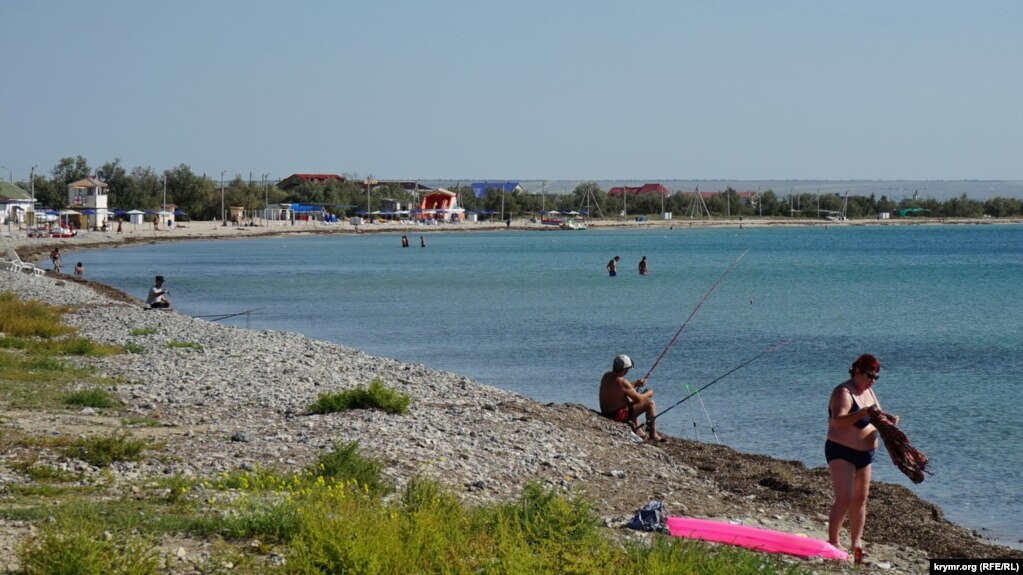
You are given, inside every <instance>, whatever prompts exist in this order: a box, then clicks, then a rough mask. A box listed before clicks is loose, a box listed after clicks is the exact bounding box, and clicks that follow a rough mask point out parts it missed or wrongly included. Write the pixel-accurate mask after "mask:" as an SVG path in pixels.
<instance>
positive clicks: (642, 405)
mask: <svg viewBox="0 0 1023 575" xmlns="http://www.w3.org/2000/svg"><path fill="white" fill-rule="evenodd" d="M632 366H633V363H632V358H630V357H629V356H627V355H619V356H616V357H615V359H614V362H613V363H612V364H611V371H609V372H607V373H605V374H604V376H603V377H601V378H600V413H601V415H603V416H604V417H607V418H609V419H613V420H615V421H626V422H628V423H629V425H630V426H632V430H633V431H634V432H635V433H636V435H639V436H640V437H643V436H646V438H647V439H649V440H650V441H664V438H663V437H661V436H660V435H659V434H658V433H657V426H656V424H655V423H654V418H655V417H656V415H657V406H656V405H655V404H654V400H653V399H651V398H652V397H653V396H654V391H653V390H652V389H648V390H647V391H645V392H643V393H639V392H638V391H636V388H639V387H643V386H644V385H646V380H645V379H637V380H636V381H633V382H630V381H629V380H627V379H625V375H626V374H627V373H629V370H630V369H632ZM640 413H646V428H647V432H646V433H643V429H642V428H640V426H639V421H638V418H639V414H640Z"/></svg>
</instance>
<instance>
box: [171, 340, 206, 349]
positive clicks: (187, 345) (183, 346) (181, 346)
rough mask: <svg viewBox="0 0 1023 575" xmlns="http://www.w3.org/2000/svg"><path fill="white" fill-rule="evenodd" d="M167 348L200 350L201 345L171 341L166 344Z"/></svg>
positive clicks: (192, 342)
mask: <svg viewBox="0 0 1023 575" xmlns="http://www.w3.org/2000/svg"><path fill="white" fill-rule="evenodd" d="M167 347H169V348H171V349H202V344H198V343H195V342H194V341H178V340H172V341H168V342H167Z"/></svg>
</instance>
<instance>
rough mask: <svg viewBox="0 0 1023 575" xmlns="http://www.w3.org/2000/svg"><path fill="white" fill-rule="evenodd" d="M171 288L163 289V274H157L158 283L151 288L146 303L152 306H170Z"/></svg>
mask: <svg viewBox="0 0 1023 575" xmlns="http://www.w3.org/2000/svg"><path fill="white" fill-rule="evenodd" d="M169 294H170V290H165V289H163V276H156V285H154V286H153V287H151V288H149V295H148V296H146V305H148V306H149V307H151V308H168V307H170V305H171V302H170V298H169V297H167V296H168V295H169Z"/></svg>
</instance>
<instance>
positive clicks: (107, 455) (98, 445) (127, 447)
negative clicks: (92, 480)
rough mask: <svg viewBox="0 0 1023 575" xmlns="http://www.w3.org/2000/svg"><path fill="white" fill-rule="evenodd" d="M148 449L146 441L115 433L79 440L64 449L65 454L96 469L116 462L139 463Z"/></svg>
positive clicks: (127, 434)
mask: <svg viewBox="0 0 1023 575" xmlns="http://www.w3.org/2000/svg"><path fill="white" fill-rule="evenodd" d="M147 447H149V442H148V441H147V440H145V439H136V438H134V437H132V435H131V434H129V433H113V434H110V435H93V436H88V437H81V438H77V439H75V440H73V441H72V442H71V444H70V445H68V446H67V447H65V448H64V454H65V455H67V456H68V457H74V458H76V459H81V460H82V461H85V462H86V463H89V464H90V465H95V466H96V467H106V466H108V465H110V464H111V463H114V462H116V461H138V460H139V459H141V458H142V452H143V451H145V449H146V448H147Z"/></svg>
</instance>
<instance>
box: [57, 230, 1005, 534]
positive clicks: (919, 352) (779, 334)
mask: <svg viewBox="0 0 1023 575" xmlns="http://www.w3.org/2000/svg"><path fill="white" fill-rule="evenodd" d="M415 235H418V234H415ZM415 235H413V236H411V239H412V240H413V247H410V248H407V249H403V248H401V247H400V241H399V238H400V235H399V234H373V235H361V236H356V235H346V236H340V235H338V236H316V237H301V238H298V237H286V238H270V239H255V240H239V241H223V240H221V241H215V242H187V243H164V244H158V245H149V246H145V247H133V248H121V249H113V250H102V251H95V252H87V253H83V254H82V255H81V256H76V258H75V259H76V260H77V259H79V258H80V259H82V260H83V261H84V263H85V267H86V270H88V273H89V276H90V277H91V278H92V279H95V280H97V281H101V282H104V283H108V284H110V285H113V286H116V287H118V288H120V289H123V290H125V291H127V292H129V293H133V294H135V295H136V296H138V297H140V298H142V297H144V295H145V292H146V290H147V289H148V288H149V286H150V284H151V278H152V276H153V275H155V274H157V273H162V274H163V275H165V276H167V282H168V286H169V288H170V289H171V291H172V297H173V300H174V302H175V306H176V307H177V308H178V309H179V310H180V311H182V312H184V313H187V314H191V315H211V314H225V313H231V312H239V311H244V310H248V309H255V310H256V312H254V313H253V314H252V315H251V317H250V318H249V319H248V320H246V319H245V318H241V317H240V318H235V319H233V320H228V321H233V322H234V323H235V324H236V325H245V324H246V321H248V322H249V324H250V325H251V327H253V328H268V329H280V330H289V331H296V332H301V333H305V334H308V335H309V336H312V337H315V338H319V339H325V340H331V341H335V342H338V343H342V344H345V345H350V346H353V347H358V348H360V349H362V350H364V351H366V352H369V353H372V354H376V355H382V356H386V357H393V358H397V359H401V360H405V361H410V362H417V363H423V364H427V365H429V366H431V367H435V368H440V369H445V370H450V371H454V372H458V373H463V374H466V375H468V376H470V377H473V378H474V379H476V380H478V381H480V382H483V383H487V384H490V385H494V386H497V387H501V388H504V389H509V390H512V391H516V392H519V393H521V394H524V395H527V396H530V397H532V398H535V399H537V400H540V401H543V402H559V403H581V404H585V405H587V406H589V407H596V395H595V388H596V383H597V381H598V380H599V378H600V375H601V374H602V373H603V371H604V370H605V369H607V368H608V367H609V366H610V363H611V359H612V357H613V356H614V355H615V354H617V353H628V354H630V355H631V356H632V357H633V359H634V360H635V361H636V364H637V369H636V370H634V371H635V372H638V373H637V374H635V375H636V377H639V376H641V375H643V374H644V373H646V370H647V369H649V367H650V365H651V364H652V363H653V362H654V360H655V359H656V358H657V357H658V355H659V354H660V353H661V352H662V350H663V349H664V348H665V346H666V345H667V344H668V342H669V341H670V339H671V337H672V336H673V335H674V334H675V333H676V331H677V330H678V328H679V326H680V325H681V324H682V322H683V321H684V320H685V319H686V317H688V316H689V314H690V313H691V312H692V310H693V309H694V306H696V305H697V302H699V301H700V300H701V298H703V297H704V294H705V293H706V292H707V290H708V289H709V288H710V287H711V285H713V284H714V282H715V281H717V280H718V278H720V277H721V275H722V273H723V272H724V271H725V270H726V269H727V268H728V266H729V264H731V263H732V262H733V261H734V260H735V259H736V258H737V257H738V256H739V255H740V254H741V253H742V252H743V251H744V250H746V249H747V248H749V249H750V251H749V253H748V254H747V255H746V256H745V257H744V258H743V259H742V260H741V261H740V262H739V264H738V265H737V266H736V267H735V268H734V269H733V271H732V272H731V273H730V274H729V275H728V276H727V277H725V278H724V280H723V281H722V282H721V284H720V285H719V287H718V288H717V290H716V291H715V292H714V293H713V294H712V295H711V296H710V297H709V298H707V300H706V302H705V303H704V305H703V306H702V308H701V309H700V310H699V312H698V313H697V314H696V315H695V316H694V317H693V319H692V321H691V322H690V323H689V325H688V327H687V328H686V330H685V332H683V334H682V335H681V336H680V337H679V339H678V341H677V342H676V343H675V345H674V346H673V347H672V348H671V349H670V350H669V351H668V352H667V354H666V355H665V357H664V359H662V360H661V362H660V364H659V365H658V367H657V369H656V371H655V372H654V374H653V375H652V377H651V381H650V384H651V386H652V387H653V389H654V390H655V392H656V397H655V399H657V400H658V402H659V405H660V406H661V407H662V409H663V408H664V407H667V406H669V405H671V404H672V403H675V402H677V401H678V400H679V399H681V398H682V397H684V396H685V395H686V387H685V386H686V385H689V386H691V387H692V388H694V389H695V388H696V387H699V386H702V385H704V384H706V383H708V382H710V381H712V380H714V379H715V378H716V377H718V376H720V375H721V374H723V373H725V372H726V371H728V370H729V369H731V368H733V367H735V366H736V365H738V364H740V363H742V362H743V361H745V360H747V359H749V358H751V357H753V356H755V355H757V354H759V353H761V352H762V351H764V350H766V349H768V348H770V347H772V346H774V345H776V344H778V343H782V342H785V345H783V346H782V347H781V348H779V349H778V350H776V351H774V352H772V353H770V354H769V355H767V356H765V357H763V358H761V359H759V360H757V361H756V362H754V363H752V364H750V365H749V366H748V367H745V368H744V369H742V370H740V371H738V372H736V373H735V374H733V375H732V376H730V377H728V378H726V379H724V380H722V381H720V382H718V383H716V384H714V385H713V386H712V387H710V388H708V389H707V390H705V391H704V392H703V393H702V394H701V396H702V398H703V401H704V404H705V406H706V413H704V410H703V408H702V407H701V405H700V404H699V402H696V401H695V400H694V401H693V402H690V403H687V404H683V405H681V406H679V407H678V408H676V409H674V410H672V411H671V412H669V413H668V414H666V415H665V416H664V418H663V420H661V424H662V428H663V429H664V430H665V431H667V432H668V433H670V434H672V435H676V436H681V437H688V438H693V437H698V438H699V439H701V440H704V441H713V440H714V433H713V432H716V434H717V437H719V438H720V441H721V442H722V443H725V444H727V445H730V446H732V447H734V448H736V449H739V450H742V451H748V452H756V453H764V454H767V455H771V456H774V457H779V458H784V459H797V460H801V461H803V462H805V463H806V464H807V465H810V466H820V465H823V464H824V461H823V453H822V451H823V442H824V434H825V430H826V424H827V422H826V404H827V398H828V394H829V392H830V391H831V389H832V387H834V385H836V384H838V383H840V382H841V381H843V380H844V378H845V377H846V376H847V369H848V366H849V364H850V363H851V362H852V360H853V359H854V358H855V357H856V356H857V355H859V354H860V353H863V352H870V353H874V354H876V355H878V357H879V358H880V359H881V362H882V364H883V368H882V376H881V379H880V380H879V381H878V383H877V386H876V388H875V390H876V391H877V394H878V396H879V399H880V400H881V403H882V405H883V406H884V407H885V408H886V410H887V411H890V412H892V413H896V414H898V415H900V417H901V421H902V423H901V427H902V429H903V430H905V431H906V433H907V434H908V435H909V437H910V438H911V439H912V441H913V444H914V445H915V446H917V447H918V448H920V449H921V450H923V451H924V452H925V453H927V455H928V456H929V457H930V458H931V462H932V469H933V471H934V473H935V475H934V476H932V477H929V478H928V479H927V480H926V481H925V482H924V483H923V484H921V485H912V484H911V483H910V482H909V481H908V480H907V479H905V478H904V477H903V476H902V475H901V474H900V473H899V472H898V470H897V469H895V468H894V466H892V465H891V463H890V461H889V460H888V459H887V456H886V455H884V454H883V453H882V454H881V458H880V461H879V463H878V464H877V465H876V466H875V471H874V473H875V477H876V478H877V479H879V480H882V481H889V482H896V483H900V484H903V485H907V486H909V487H910V488H911V489H912V490H913V491H914V492H916V493H918V494H919V495H920V496H922V497H924V498H926V499H928V500H930V501H933V502H935V503H938V504H939V505H941V506H942V508H943V509H944V510H945V512H946V515H947V516H948V517H949V518H950V519H952V520H954V521H957V522H959V523H961V524H963V525H966V526H969V527H971V528H976V529H981V530H982V532H983V533H984V534H985V535H987V536H989V537H995V538H998V539H999V540H1000V541H1002V542H1006V543H1013V542H1018V541H1019V540H1020V539H1023V527H1021V526H1020V521H1019V520H1018V517H1019V516H1020V514H1021V513H1023V487H1021V486H1023V472H1021V471H1020V466H1019V465H1018V464H1017V463H1016V461H1015V460H1016V459H1017V458H1018V457H1019V456H1020V455H1021V454H1023V429H1021V426H1020V425H1019V424H1020V421H1021V417H1020V415H1019V404H1020V402H1021V399H1020V388H1021V384H1023V358H1021V354H1020V352H1021V350H1023V333H1021V330H1020V327H1019V326H1020V325H1021V324H1023V301H1021V296H1020V289H1019V288H1020V285H1021V284H1023V226H1017V225H992V226H966V225H963V226H891V227H882V226H864V227H847V226H832V227H829V228H824V227H815V228H798V229H764V228H760V229H744V230H739V229H734V228H731V229H690V228H686V227H684V226H679V227H676V228H675V229H673V230H668V229H656V230H597V229H590V230H586V231H582V232H558V231H545V232H510V231H509V232H490V233H432V234H424V236H425V238H426V241H427V247H426V248H420V247H419V246H418V242H417V241H415V240H416V239H417V238H416V237H415ZM616 254H617V255H620V256H621V257H622V261H621V262H620V267H619V269H620V270H621V273H620V274H619V276H618V277H616V278H609V277H607V274H606V272H605V271H604V266H605V264H606V263H607V260H608V259H610V258H611V257H612V256H613V255H616ZM641 256H647V258H648V260H649V262H650V269H651V274H650V275H649V276H645V277H641V276H639V275H638V274H637V273H636V265H637V262H638V260H639V258H640V257H641ZM254 359H255V358H254ZM708 416H709V418H710V419H711V420H712V421H713V430H712V428H711V425H710V424H709V423H708ZM694 419H695V422H696V425H695V427H694ZM824 511H825V510H822V512H824ZM873 512H875V513H877V512H883V510H882V509H878V508H876V507H875V508H874V509H873ZM1015 545H1016V546H1019V544H1018V543H1015Z"/></svg>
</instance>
